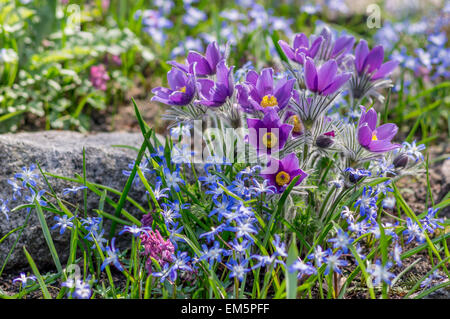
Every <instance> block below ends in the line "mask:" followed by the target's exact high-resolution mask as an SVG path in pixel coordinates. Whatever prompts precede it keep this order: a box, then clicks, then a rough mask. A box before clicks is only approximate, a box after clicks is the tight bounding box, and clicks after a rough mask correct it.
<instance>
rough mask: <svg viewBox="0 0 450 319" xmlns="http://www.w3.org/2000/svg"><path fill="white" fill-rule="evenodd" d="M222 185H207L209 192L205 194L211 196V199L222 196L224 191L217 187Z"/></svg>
mask: <svg viewBox="0 0 450 319" xmlns="http://www.w3.org/2000/svg"><path fill="white" fill-rule="evenodd" d="M219 184H220V185H222V183H221V182H219V183H217V184H215V185H209V190H207V191H205V194H209V195H212V198H213V199H217V198H218V197H219V196H222V195H223V194H224V193H225V191H224V190H223V188H222V187H220V186H219Z"/></svg>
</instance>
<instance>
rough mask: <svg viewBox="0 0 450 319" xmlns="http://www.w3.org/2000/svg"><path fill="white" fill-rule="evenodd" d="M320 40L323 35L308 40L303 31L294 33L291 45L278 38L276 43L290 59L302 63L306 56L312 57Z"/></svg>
mask: <svg viewBox="0 0 450 319" xmlns="http://www.w3.org/2000/svg"><path fill="white" fill-rule="evenodd" d="M322 41H323V37H321V36H320V37H317V38H316V39H314V40H313V41H309V40H308V37H307V36H306V35H305V34H304V33H299V34H296V35H295V37H294V42H293V46H292V47H291V46H290V45H289V44H287V43H286V42H285V41H283V40H279V41H278V44H279V45H280V47H281V49H282V50H283V52H284V54H286V56H287V57H288V58H289V59H290V60H292V61H294V62H297V63H299V64H304V63H305V59H306V57H309V58H312V59H314V57H315V56H316V54H317V52H318V51H319V48H320V45H321V43H322ZM310 42H312V43H310Z"/></svg>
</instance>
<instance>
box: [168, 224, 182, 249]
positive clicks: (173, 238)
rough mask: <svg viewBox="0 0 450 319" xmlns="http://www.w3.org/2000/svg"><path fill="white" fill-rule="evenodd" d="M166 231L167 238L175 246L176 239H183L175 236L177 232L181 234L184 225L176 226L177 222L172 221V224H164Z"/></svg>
mask: <svg viewBox="0 0 450 319" xmlns="http://www.w3.org/2000/svg"><path fill="white" fill-rule="evenodd" d="M166 226H167V231H168V232H169V240H170V241H171V242H172V244H173V245H174V246H175V247H176V246H177V241H183V239H182V238H180V237H179V236H177V235H178V234H181V232H182V231H183V229H184V226H180V227H178V222H176V223H172V224H168V225H167V224H166Z"/></svg>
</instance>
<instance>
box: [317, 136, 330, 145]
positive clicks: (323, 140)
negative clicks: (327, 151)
mask: <svg viewBox="0 0 450 319" xmlns="http://www.w3.org/2000/svg"><path fill="white" fill-rule="evenodd" d="M333 143H334V141H333V138H331V137H330V136H327V135H320V136H319V137H317V139H316V145H317V146H318V147H320V148H328V147H330V146H331V145H333Z"/></svg>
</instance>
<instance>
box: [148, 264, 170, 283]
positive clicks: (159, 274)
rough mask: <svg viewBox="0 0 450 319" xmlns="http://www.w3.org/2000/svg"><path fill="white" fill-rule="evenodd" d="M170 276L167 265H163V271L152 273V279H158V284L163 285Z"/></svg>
mask: <svg viewBox="0 0 450 319" xmlns="http://www.w3.org/2000/svg"><path fill="white" fill-rule="evenodd" d="M169 275H170V266H169V263H165V264H164V266H163V269H161V271H158V272H152V276H153V277H160V282H161V283H163V282H164V281H165V280H166V279H167V278H168V277H169Z"/></svg>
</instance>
